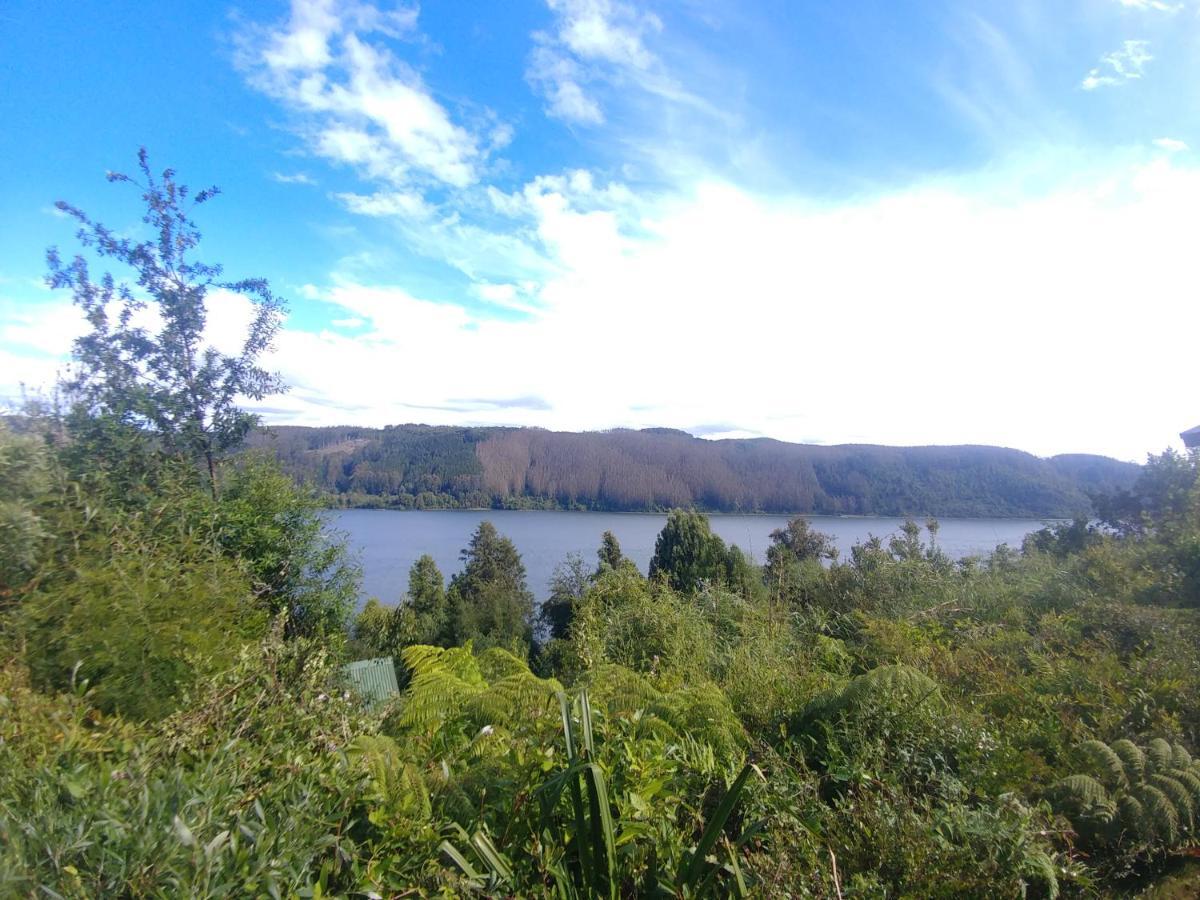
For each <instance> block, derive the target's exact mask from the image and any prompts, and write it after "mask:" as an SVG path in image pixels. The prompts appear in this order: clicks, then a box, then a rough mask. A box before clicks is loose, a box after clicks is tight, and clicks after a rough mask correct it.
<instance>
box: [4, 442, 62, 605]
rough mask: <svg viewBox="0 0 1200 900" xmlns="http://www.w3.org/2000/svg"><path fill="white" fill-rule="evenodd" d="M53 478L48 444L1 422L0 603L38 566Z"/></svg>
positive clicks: (21, 584)
mask: <svg viewBox="0 0 1200 900" xmlns="http://www.w3.org/2000/svg"><path fill="white" fill-rule="evenodd" d="M49 482H50V465H49V461H48V459H47V452H46V449H45V446H44V444H43V443H42V442H41V441H39V440H38V439H37V438H36V437H35V436H33V435H18V434H13V433H12V431H11V430H10V429H9V427H8V426H7V425H5V424H4V423H3V422H0V607H3V606H4V605H5V602H6V600H7V599H8V598H9V597H10V596H11V595H12V594H13V593H14V592H15V591H16V590H17V589H18V588H19V587H21V586H23V585H24V584H25V583H26V582H28V580H29V579H30V578H31V577H32V576H33V573H34V572H35V571H36V569H37V565H38V561H39V557H40V554H41V551H42V549H43V547H44V546H45V543H46V538H47V536H48V535H47V533H46V524H45V522H44V521H43V519H42V515H41V511H40V510H39V508H38V505H39V501H40V499H41V497H42V495H43V494H44V493H45V492H46V491H47V490H48V488H49Z"/></svg>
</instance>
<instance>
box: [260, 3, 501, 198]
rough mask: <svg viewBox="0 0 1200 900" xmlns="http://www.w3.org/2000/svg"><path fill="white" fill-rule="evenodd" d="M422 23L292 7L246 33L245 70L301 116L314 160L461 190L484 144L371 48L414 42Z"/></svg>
mask: <svg viewBox="0 0 1200 900" xmlns="http://www.w3.org/2000/svg"><path fill="white" fill-rule="evenodd" d="M416 16H417V13H416V10H415V9H408V8H404V9H400V10H398V11H395V12H383V11H380V10H379V9H377V8H375V7H373V6H370V5H367V4H360V3H355V2H341V0H293V2H292V6H291V13H290V15H289V17H288V19H287V21H286V22H284V23H282V24H279V25H277V26H275V27H272V28H266V29H262V28H251V29H248V30H247V31H246V32H245V33H244V34H243V35H242V38H241V52H240V54H239V59H240V64H241V65H242V67H243V68H244V69H245V70H246V71H247V72H248V73H249V76H250V80H251V83H252V84H253V85H254V86H255V87H257V88H258V89H260V90H262V91H264V92H265V93H267V94H268V95H270V96H271V97H273V98H275V99H276V100H278V101H280V102H281V103H282V104H283V105H284V106H285V107H287V108H288V109H289V110H290V111H292V112H294V113H295V114H296V115H298V116H299V117H300V123H301V124H300V126H299V127H300V128H301V130H302V131H303V133H304V134H306V135H307V137H308V139H309V144H310V147H311V148H312V150H313V152H315V153H317V154H318V155H321V156H324V157H326V158H328V159H331V160H333V161H335V162H341V163H347V164H350V165H353V166H355V167H357V168H359V169H360V170H361V171H362V172H363V173H364V174H366V175H367V176H368V177H371V178H374V179H383V180H386V181H388V182H390V183H391V184H393V185H394V186H397V187H401V186H409V185H411V184H413V183H429V184H435V185H437V184H440V185H448V186H451V187H458V188H461V187H465V186H466V185H469V184H472V183H473V182H474V181H476V179H477V178H478V175H479V168H480V166H481V164H482V163H483V160H484V157H485V155H486V154H485V151H484V149H483V148H482V147H481V142H480V139H479V138H478V137H477V136H476V135H475V134H473V133H472V132H471V131H470V130H468V129H467V128H465V127H463V126H462V125H459V124H457V123H455V122H454V120H453V117H452V116H451V114H450V112H449V111H448V110H447V109H446V108H445V107H444V106H442V104H441V103H439V102H438V101H437V100H436V99H435V98H434V96H433V93H432V92H431V91H430V89H429V87H428V86H427V85H426V84H425V83H424V81H423V79H422V78H421V76H420V74H418V73H417V72H416V71H415V70H414V69H413V68H412V67H411V66H409V65H407V64H406V63H405V62H403V61H402V60H400V59H399V58H397V57H396V55H395V54H394V53H393V52H392V51H391V50H390V49H388V48H387V47H386V46H383V44H382V42H379V43H376V42H373V41H374V40H375V39H378V38H379V37H380V36H382V37H385V38H393V39H395V38H400V37H403V36H405V35H408V34H409V33H411V31H412V30H413V29H414V27H415V24H416ZM494 131H495V129H493V132H494ZM501 136H503V135H502V134H501ZM490 140H491V141H492V143H495V135H494V134H493V136H492V137H491V138H490Z"/></svg>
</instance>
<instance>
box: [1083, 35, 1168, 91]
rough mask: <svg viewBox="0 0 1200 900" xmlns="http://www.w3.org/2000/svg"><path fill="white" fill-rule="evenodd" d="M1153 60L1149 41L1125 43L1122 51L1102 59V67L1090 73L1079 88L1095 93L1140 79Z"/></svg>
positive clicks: (1099, 66)
mask: <svg viewBox="0 0 1200 900" xmlns="http://www.w3.org/2000/svg"><path fill="white" fill-rule="evenodd" d="M1153 59H1154V57H1153V56H1151V55H1150V42H1149V41H1125V42H1124V43H1123V44H1122V46H1121V49H1120V50H1114V51H1113V52H1112V53H1109V54H1107V55H1106V56H1103V57H1101V58H1100V65H1098V66H1096V67H1095V68H1094V69H1092V70H1091V71H1090V72H1088V74H1087V75H1086V76H1085V77H1084V79H1083V81H1082V82H1080V85H1079V86H1080V87H1082V88H1083V89H1084V90H1085V91H1094V90H1095V89H1096V88H1100V87H1113V86H1116V85H1120V84H1125V83H1126V82H1127V81H1132V80H1136V79H1139V78H1141V77H1142V73H1143V71H1144V70H1145V68H1146V64H1147V63H1149V62H1151V61H1152V60H1153Z"/></svg>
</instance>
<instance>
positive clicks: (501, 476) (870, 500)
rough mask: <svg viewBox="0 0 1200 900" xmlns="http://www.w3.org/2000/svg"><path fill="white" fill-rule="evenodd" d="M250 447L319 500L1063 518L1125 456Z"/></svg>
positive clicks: (388, 435) (651, 447)
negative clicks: (269, 456) (310, 487)
mask: <svg viewBox="0 0 1200 900" xmlns="http://www.w3.org/2000/svg"><path fill="white" fill-rule="evenodd" d="M251 445H252V446H254V447H257V448H261V449H265V450H269V451H270V452H272V453H274V454H275V455H276V456H277V457H278V459H279V460H280V463H281V464H282V466H283V467H284V469H285V470H286V471H287V472H289V473H290V474H292V476H293V477H295V478H297V479H298V480H301V481H304V482H307V483H309V484H312V485H313V486H314V487H316V488H317V489H318V490H319V491H321V492H323V493H324V494H325V495H326V497H327V500H328V502H331V503H334V504H337V505H347V506H380V507H395V508H400V509H438V508H447V507H469V508H530V507H532V508H562V509H597V510H609V511H666V510H669V509H672V508H676V507H680V508H682V507H691V508H696V509H701V510H706V511H711V512H764V513H783V514H790V513H810V514H822V515H826V514H853V515H887V516H905V515H916V516H922V515H940V516H1026V517H1035V518H1036V517H1043V518H1045V517H1054V518H1068V517H1072V516H1075V515H1078V514H1081V513H1086V512H1087V511H1088V510H1090V509H1091V503H1092V501H1091V498H1092V497H1093V496H1096V495H1100V494H1107V493H1112V492H1114V491H1117V490H1121V489H1125V488H1128V487H1129V486H1130V485H1131V484H1132V483H1133V480H1134V479H1135V478H1136V477H1137V472H1138V468H1139V467H1138V466H1136V465H1133V464H1130V463H1122V462H1119V461H1117V460H1113V459H1108V458H1106V457H1100V456H1088V455H1064V456H1057V457H1052V458H1050V459H1041V458H1038V457H1035V456H1032V455H1031V454H1028V453H1022V452H1020V451H1017V450H1008V449H1003V448H999V447H978V446H967V447H910V448H905V447H878V446H836V447H822V446H812V445H800V444H788V443H784V442H782V441H774V440H767V439H756V440H725V441H708V440H701V439H698V438H694V437H692V436H691V435H688V434H686V433H684V432H679V431H672V430H669V429H647V430H643V431H629V430H615V431H608V432H590V433H567V432H551V431H543V430H539V429H529V428H525V429H512V428H458V427H434V426H427V425H398V426H390V427H387V428H382V429H370V428H343V427H331V428H307V427H288V426H279V427H275V428H273V429H271V430H270V432H269V433H258V434H256V435H254V436H253V438H252V440H251Z"/></svg>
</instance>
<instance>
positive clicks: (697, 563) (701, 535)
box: [650, 509, 729, 594]
mask: <svg viewBox="0 0 1200 900" xmlns="http://www.w3.org/2000/svg"><path fill="white" fill-rule="evenodd" d="M650 577H651V578H657V577H661V578H664V579H666V582H667V584H669V585H670V586H671V587H672V588H673V589H674V590H676V591H679V592H680V593H685V594H687V593H692V592H694V591H696V590H697V589H698V588H699V587H700V586H701V585H703V584H717V583H720V582H722V581H727V580H728V577H729V557H728V551H727V550H726V549H725V542H724V541H722V540H721V538H720V537H719V536H717V535H715V534H713V533H712V529H711V528H710V527H709V524H708V519H707V517H705V516H703V515H701V514H700V513H698V512H694V511H690V510H683V509H673V510H671V512H670V514H669V515H668V516H667V524H666V525H664V526H663V530H662V531H661V532H660V533H659V535H658V539H657V540H656V541H655V542H654V556H653V557H651V559H650Z"/></svg>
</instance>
